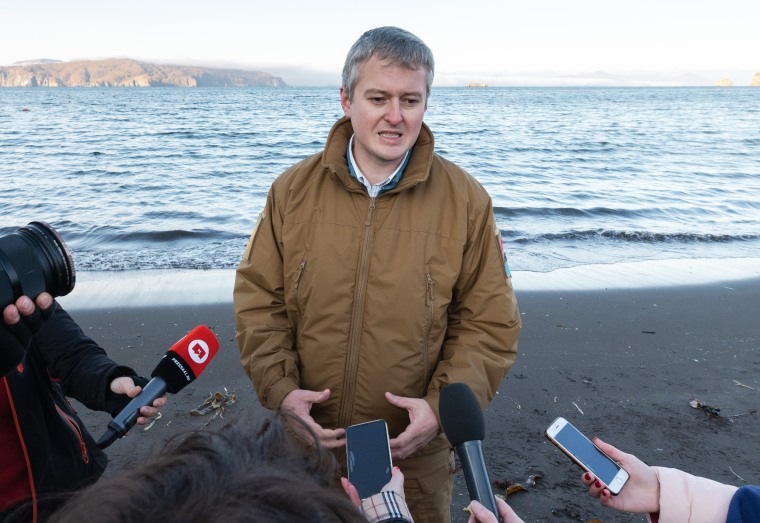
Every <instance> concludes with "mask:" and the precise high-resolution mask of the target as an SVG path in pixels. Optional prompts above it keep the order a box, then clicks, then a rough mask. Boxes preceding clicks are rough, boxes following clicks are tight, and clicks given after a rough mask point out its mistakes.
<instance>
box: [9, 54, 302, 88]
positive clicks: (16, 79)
mask: <svg viewBox="0 0 760 523" xmlns="http://www.w3.org/2000/svg"><path fill="white" fill-rule="evenodd" d="M166 86H178V87H277V88H280V87H288V85H287V84H286V83H285V82H284V81H283V80H282V78H280V77H276V76H273V75H271V74H269V73H264V72H260V71H246V70H242V69H217V68H212V67H196V66H184V65H161V64H151V63H146V62H139V61H137V60H132V59H129V58H115V59H109V60H92V61H90V60H86V61H85V60H82V61H75V62H57V61H52V60H45V61H44V62H43V63H40V62H37V63H32V64H26V65H11V66H7V67H0V87H166Z"/></svg>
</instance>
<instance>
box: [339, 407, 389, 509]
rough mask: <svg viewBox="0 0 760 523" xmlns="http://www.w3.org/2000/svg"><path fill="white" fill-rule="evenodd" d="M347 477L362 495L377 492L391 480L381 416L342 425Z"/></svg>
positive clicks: (385, 431) (365, 495)
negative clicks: (375, 418)
mask: <svg viewBox="0 0 760 523" xmlns="http://www.w3.org/2000/svg"><path fill="white" fill-rule="evenodd" d="M346 461H347V464H348V481H350V482H351V484H352V485H353V486H354V487H356V490H357V492H358V493H359V497H361V498H362V499H364V498H366V497H369V496H371V495H373V494H377V493H378V492H380V490H381V489H382V488H383V487H384V486H385V485H386V484H387V483H388V482H389V481H390V480H391V468H392V467H393V462H392V460H391V446H390V443H389V439H388V425H387V424H386V423H385V420H381V419H378V420H374V421H368V422H366V423H358V424H356V425H351V426H349V427H347V428H346Z"/></svg>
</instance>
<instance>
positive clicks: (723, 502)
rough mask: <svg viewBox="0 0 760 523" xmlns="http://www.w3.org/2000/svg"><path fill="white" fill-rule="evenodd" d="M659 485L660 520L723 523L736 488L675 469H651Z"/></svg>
mask: <svg viewBox="0 0 760 523" xmlns="http://www.w3.org/2000/svg"><path fill="white" fill-rule="evenodd" d="M652 468H653V469H654V471H655V473H656V474H657V479H658V481H659V482H660V513H659V520H660V521H685V522H691V521H697V518H699V519H698V520H699V521H725V520H726V514H727V513H728V505H729V503H730V502H731V497H732V496H733V495H734V492H736V487H734V486H732V485H724V484H723V483H718V482H717V481H713V480H711V479H707V478H700V477H697V476H692V475H691V474H687V473H686V472H683V471H681V470H678V469H671V468H664V467H652Z"/></svg>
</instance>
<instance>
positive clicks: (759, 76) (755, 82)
mask: <svg viewBox="0 0 760 523" xmlns="http://www.w3.org/2000/svg"><path fill="white" fill-rule="evenodd" d="M749 85H750V86H751V87H760V73H756V74H755V76H753V77H752V81H751V82H750V83H749Z"/></svg>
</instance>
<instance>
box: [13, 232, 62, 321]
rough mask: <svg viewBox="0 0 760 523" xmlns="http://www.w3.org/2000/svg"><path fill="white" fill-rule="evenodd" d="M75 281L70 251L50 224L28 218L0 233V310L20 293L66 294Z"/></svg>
mask: <svg viewBox="0 0 760 523" xmlns="http://www.w3.org/2000/svg"><path fill="white" fill-rule="evenodd" d="M75 282H76V271H75V270H74V260H73V258H72V257H71V252H69V249H68V247H67V246H66V244H65V243H64V242H63V239H62V238H61V236H60V235H59V234H58V232H57V231H56V230H55V229H53V227H52V226H50V225H49V224H47V223H45V222H40V221H34V222H30V223H29V224H28V225H26V226H25V227H20V228H19V229H18V230H17V231H16V232H12V233H10V234H7V235H5V236H2V237H0V311H2V309H4V308H5V307H6V306H8V305H10V304H11V303H14V302H15V301H16V300H17V299H18V298H19V297H21V296H23V295H25V296H29V297H30V298H32V299H35V298H36V297H37V296H38V295H39V294H40V293H41V292H48V293H49V294H51V295H52V296H53V297H58V296H65V295H66V294H68V293H70V292H71V291H72V290H73V289H74V283H75Z"/></svg>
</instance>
